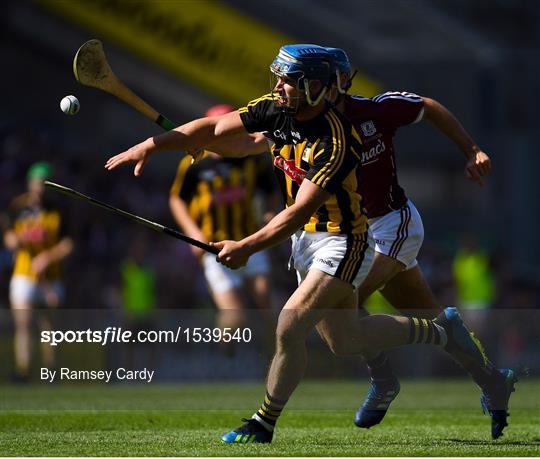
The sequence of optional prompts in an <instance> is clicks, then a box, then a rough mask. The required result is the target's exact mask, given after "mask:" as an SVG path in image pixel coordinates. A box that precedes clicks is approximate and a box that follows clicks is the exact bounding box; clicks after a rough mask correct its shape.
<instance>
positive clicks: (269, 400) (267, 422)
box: [253, 391, 287, 430]
mask: <svg viewBox="0 0 540 459" xmlns="http://www.w3.org/2000/svg"><path fill="white" fill-rule="evenodd" d="M286 403H287V400H278V399H276V398H274V397H272V396H271V395H270V394H269V393H268V391H267V392H266V396H265V397H264V402H263V404H262V405H261V407H260V408H259V410H258V411H257V412H256V413H255V414H254V415H253V419H255V420H257V421H259V422H260V423H261V424H262V425H263V426H264V427H265V428H266V429H268V430H274V427H275V425H276V422H277V420H278V418H279V416H280V414H281V412H282V411H283V408H284V407H285V404H286Z"/></svg>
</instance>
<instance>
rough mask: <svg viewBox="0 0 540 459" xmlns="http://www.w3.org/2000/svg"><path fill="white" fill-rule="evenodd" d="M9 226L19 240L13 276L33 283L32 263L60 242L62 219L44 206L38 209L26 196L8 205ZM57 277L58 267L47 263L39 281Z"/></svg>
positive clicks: (35, 276)
mask: <svg viewBox="0 0 540 459" xmlns="http://www.w3.org/2000/svg"><path fill="white" fill-rule="evenodd" d="M9 217H10V220H11V222H10V226H11V229H12V230H13V231H14V232H15V234H16V236H17V239H18V240H19V249H18V250H17V252H16V254H15V265H14V268H13V275H14V276H15V275H21V276H26V277H29V278H31V279H32V280H37V275H36V273H35V272H33V271H32V260H33V258H34V257H36V256H37V255H39V254H40V253H42V252H43V251H45V250H48V249H50V248H51V247H53V246H55V245H56V244H58V242H60V239H61V235H62V218H61V214H60V211H59V210H58V209H57V208H56V207H55V206H51V205H50V204H47V203H42V204H41V205H39V206H35V205H31V204H30V203H29V199H28V194H26V193H25V194H22V195H20V196H18V197H17V198H15V199H14V200H13V202H12V203H11V205H10V212H9ZM59 277H60V264H59V263H58V262H55V263H51V264H50V265H49V266H48V267H47V269H46V270H45V272H44V273H42V274H41V276H40V278H39V279H40V280H49V281H52V280H57V279H58V278H59Z"/></svg>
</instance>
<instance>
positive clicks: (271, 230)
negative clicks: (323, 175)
mask: <svg viewBox="0 0 540 459" xmlns="http://www.w3.org/2000/svg"><path fill="white" fill-rule="evenodd" d="M330 196H331V193H329V192H328V191H325V190H323V189H322V188H320V187H319V186H317V185H315V184H314V183H312V182H310V181H309V180H304V181H303V182H302V185H301V186H300V189H299V190H298V193H297V194H296V199H295V203H294V204H293V205H291V206H290V207H287V208H286V209H284V210H282V211H281V212H280V213H278V214H277V215H276V216H275V217H274V218H272V220H270V221H269V222H268V224H267V225H265V226H263V227H262V228H261V229H260V230H259V231H257V232H256V233H254V234H252V235H251V236H248V237H246V238H245V239H242V240H241V241H238V242H236V241H221V242H214V243H212V244H211V245H213V246H214V247H217V248H218V249H220V250H221V251H220V252H219V254H218V261H219V262H220V263H223V264H224V265H226V266H228V267H229V268H232V269H236V268H241V267H242V266H244V265H245V264H246V263H247V260H248V258H249V257H250V256H251V255H253V254H254V253H255V252H259V251H261V250H264V249H267V248H268V247H272V246H274V245H276V244H279V243H280V242H283V241H285V240H286V239H287V238H289V237H290V236H291V235H292V234H293V233H294V232H296V231H298V230H299V229H300V228H302V226H303V225H304V224H305V223H307V222H308V221H309V219H310V218H311V216H312V215H313V214H314V213H315V212H316V211H317V209H319V207H321V206H322V205H323V204H324V203H325V202H326V201H327V200H328V198H329V197H330Z"/></svg>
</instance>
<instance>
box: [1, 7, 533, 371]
mask: <svg viewBox="0 0 540 459" xmlns="http://www.w3.org/2000/svg"><path fill="white" fill-rule="evenodd" d="M46 3H47V2H44V3H41V2H30V1H27V0H24V1H17V0H8V1H5V2H2V4H1V6H0V13H1V14H0V17H1V18H0V26H1V30H2V32H1V35H0V36H1V41H0V50H1V52H2V55H3V57H4V63H5V64H4V71H3V72H2V74H1V76H0V78H1V82H2V87H4V88H7V92H6V94H5V95H4V98H3V101H2V107H1V108H0V141H1V144H0V148H1V150H0V151H1V160H0V183H1V186H0V210H1V211H2V212H4V210H5V209H6V208H7V206H8V203H9V202H10V200H11V199H12V198H13V197H14V196H16V195H17V194H19V193H20V192H22V191H23V190H24V187H25V180H24V177H25V173H26V169H27V167H28V165H29V164H31V163H32V162H34V161H36V160H38V159H47V160H49V161H51V162H52V163H54V164H55V166H56V170H57V181H58V182H60V183H65V184H66V185H68V186H72V187H74V188H76V189H80V190H81V191H83V192H87V193H88V194H92V195H94V196H96V197H97V198H99V199H102V200H104V201H107V202H110V203H111V204H113V205H116V206H119V207H122V208H125V209H127V210H130V211H133V212H136V213H139V214H142V215H145V216H147V217H148V218H152V219H156V220H158V221H160V222H163V223H164V224H168V225H173V222H172V219H171V217H170V216H169V212H168V208H167V193H168V189H169V186H170V183H171V181H172V179H173V177H174V173H175V168H176V162H177V160H178V157H177V156H175V155H173V154H171V155H164V156H163V157H162V158H160V159H159V160H157V161H154V162H153V163H151V164H150V166H149V167H148V169H147V171H146V173H145V175H144V176H143V177H141V178H139V179H136V180H135V179H134V178H133V176H132V175H131V171H130V170H127V169H125V170H122V171H118V172H116V171H115V172H114V173H112V174H106V173H105V172H103V168H102V166H103V163H104V161H105V159H106V158H107V157H108V156H110V155H111V154H112V153H116V152H119V151H121V150H122V149H124V148H126V147H128V146H130V145H131V144H133V143H134V142H136V141H138V140H140V139H143V138H146V137H148V136H150V135H152V134H155V133H157V132H158V128H156V127H155V126H154V125H153V124H152V123H151V122H149V121H148V120H146V119H145V118H143V117H142V116H140V115H139V114H137V113H135V112H134V111H133V110H132V109H131V108H129V107H127V106H125V104H123V103H121V102H119V101H117V100H116V99H114V98H113V97H111V96H109V95H108V94H105V93H101V92H99V91H97V90H94V89H92V88H86V87H82V86H80V85H78V84H77V83H76V82H75V80H74V77H73V75H72V70H71V62H72V58H73V55H74V53H75V51H76V50H77V48H78V47H79V46H80V45H81V44H82V43H83V42H85V41H86V40H88V39H90V38H93V37H98V38H103V41H104V43H105V49H106V52H107V55H108V58H109V61H110V62H111V63H112V64H113V65H112V67H113V68H114V70H115V73H117V74H118V75H119V76H120V77H121V78H122V79H123V80H125V82H126V83H127V84H128V85H129V86H130V87H132V88H133V89H134V90H135V92H137V93H139V94H140V95H141V96H143V98H145V99H148V100H149V101H151V102H152V104H153V105H155V106H156V107H158V108H159V110H160V111H161V112H162V113H164V114H166V115H167V116H168V117H169V118H171V119H173V120H175V121H176V122H178V123H179V124H180V123H182V122H185V121H187V120H189V119H192V118H193V117H196V116H199V115H200V114H201V113H203V112H204V110H205V109H206V108H207V107H208V106H210V105H212V104H213V103H216V102H221V101H222V100H218V99H217V98H216V96H215V95H214V94H211V93H207V92H204V91H203V90H201V89H200V88H199V87H197V86H196V85H193V84H191V83H188V82H186V81H183V80H181V79H179V78H178V77H177V76H175V75H173V74H172V73H171V72H169V71H167V70H165V69H163V68H160V67H159V66H156V65H154V64H152V63H151V62H149V61H147V60H143V59H140V58H138V57H137V56H135V55H134V54H132V53H131V52H130V51H128V49H126V48H125V47H123V46H121V45H119V44H116V43H114V42H113V41H108V40H107V38H105V37H101V36H100V35H99V34H97V33H95V32H92V31H89V30H87V29H85V28H83V27H81V26H79V25H77V24H76V23H75V22H72V21H71V20H69V19H67V18H66V17H65V16H62V15H58V14H56V13H54V12H52V10H50V9H48V8H47V7H46V6H44V4H46ZM93 3H99V2H93ZM113 3H115V4H118V3H122V2H120V1H119V0H118V1H116V2H113ZM149 4H151V3H149ZM223 4H224V5H228V6H229V7H231V8H233V9H234V10H236V11H238V12H239V13H240V14H242V15H246V16H247V17H250V18H254V20H257V21H260V22H261V23H263V24H265V25H266V26H268V27H270V28H271V29H272V30H274V31H276V32H279V33H280V34H283V35H284V36H287V37H291V38H292V39H293V40H294V41H296V42H315V43H322V44H326V45H332V46H339V47H343V48H344V49H346V50H347V51H348V53H349V54H350V56H351V58H352V62H353V65H355V66H356V67H357V68H359V69H360V71H361V72H362V73H363V74H365V75H366V76H368V77H369V78H371V79H373V80H374V81H376V82H378V84H379V85H380V86H381V88H382V90H406V91H410V92H416V93H418V94H421V95H426V96H429V97H433V98H435V99H437V100H439V101H441V102H442V103H443V104H445V105H446V106H448V107H449V108H450V109H451V110H452V111H453V112H454V113H455V114H456V115H457V116H458V118H459V119H460V120H461V121H462V122H463V124H464V125H465V127H466V128H467V129H468V130H469V132H471V134H472V135H473V137H474V138H475V139H477V141H478V142H479V144H480V145H481V146H483V148H484V149H485V150H486V151H487V152H489V153H490V154H491V155H492V160H493V173H492V175H491V177H490V178H489V179H488V181H487V182H488V183H487V185H486V187H485V188H484V189H482V190H480V189H478V188H477V187H476V185H474V184H472V183H471V182H469V181H467V180H465V179H464V177H463V165H464V162H463V159H462V157H461V154H460V152H458V151H457V150H456V148H455V147H454V146H453V145H452V144H451V143H450V142H449V141H448V140H447V139H445V138H444V137H443V136H441V135H440V134H438V133H436V132H435V131H434V130H433V129H432V128H431V127H430V126H427V125H425V123H421V124H420V125H415V126H412V127H407V128H404V129H402V130H401V131H400V132H399V134H398V136H397V139H396V141H397V161H398V168H399V171H400V181H401V183H402V185H403V186H404V187H405V189H406V191H407V192H408V195H409V196H410V197H411V198H412V199H413V200H414V201H415V203H416V205H417V207H418V208H419V210H420V211H421V214H422V216H423V219H424V224H425V227H426V241H425V246H424V250H423V253H422V254H421V258H420V261H421V262H422V263H423V265H424V269H425V271H426V273H427V275H428V277H429V280H430V282H431V283H432V286H433V288H434V290H435V291H436V293H437V294H438V295H439V297H440V298H441V300H444V301H448V302H452V301H454V300H455V291H454V287H453V281H452V275H451V263H452V258H453V255H454V253H455V251H456V250H457V246H458V241H459V238H460V235H461V234H462V233H464V232H472V233H474V234H476V235H477V237H478V239H479V241H480V245H481V246H483V247H484V248H485V249H487V250H488V251H489V253H490V254H491V257H492V262H493V266H494V269H495V275H496V279H497V299H496V301H495V304H494V307H496V308H501V309H510V308H514V307H519V308H523V309H527V310H535V311H534V314H535V315H536V318H537V319H538V311H539V310H540V304H539V303H540V293H539V291H540V263H539V261H538V260H539V259H540V242H539V239H538V234H540V199H539V193H538V185H537V182H536V180H537V174H538V171H540V155H539V154H538V152H537V149H538V146H537V135H538V132H539V129H540V121H539V117H538V115H537V107H538V106H540V101H539V94H540V93H539V91H538V81H540V63H539V62H540V60H539V59H538V55H539V51H540V2H538V1H536V0H529V1H527V0H474V1H468V0H433V1H428V0H415V1H414V2H412V1H407V0H385V1H375V0H362V1H357V0H335V1H333V2H327V1H324V0H295V1H286V0H274V1H272V2H252V1H246V0H227V1H226V2H223ZM231 34H234V25H231ZM241 39H244V40H248V39H249V37H241ZM276 51H277V49H276ZM272 57H273V56H269V57H268V63H270V60H271V59H272ZM7 63H9V65H8V64H7ZM242 71H243V69H242V68H239V69H238V72H242ZM261 72H266V68H263V69H261ZM228 84H230V85H234V84H235V82H234V81H229V82H228ZM66 94H75V95H77V96H78V97H79V99H80V101H81V112H80V113H79V114H78V115H77V116H76V117H66V116H65V115H63V114H62V113H61V112H60V110H59V109H58V103H59V100H60V99H61V98H62V97H63V96H64V95H66ZM259 95H260V94H251V93H246V94H245V98H244V100H245V101H246V102H247V101H248V100H251V99H253V98H255V97H257V96H259ZM62 202H63V203H64V204H65V206H66V214H67V215H69V223H70V227H71V229H72V234H73V235H74V238H75V241H76V245H77V248H76V251H75V254H74V255H73V256H72V257H71V258H70V260H69V261H68V262H67V266H66V268H67V269H66V270H65V271H66V273H67V275H66V284H67V293H68V297H67V298H68V301H67V307H70V308H81V307H88V308H92V307H99V308H103V307H104V308H110V309H116V308H118V296H119V295H118V291H119V290H118V289H119V285H120V280H119V279H120V271H119V269H120V262H121V260H122V259H123V258H124V257H125V254H126V253H127V250H128V247H129V243H130V241H131V240H132V239H133V238H135V237H136V235H137V233H138V232H139V229H138V228H134V227H133V225H132V224H131V223H128V222H126V221H123V220H121V219H119V218H118V217H115V216H110V215H108V214H104V212H103V211H101V210H99V209H93V208H88V207H85V206H86V204H84V203H80V202H72V201H69V200H67V199H66V200H63V201H62ZM0 223H1V221H0ZM143 231H145V230H144V229H143ZM150 238H151V243H152V248H153V263H154V266H155V268H156V272H157V273H158V276H157V304H158V308H190V307H200V306H202V307H206V308H209V307H211V306H210V300H209V297H208V295H207V294H206V292H205V289H204V283H203V282H202V278H201V275H200V272H199V271H198V269H197V264H196V262H195V261H194V260H193V259H192V258H191V255H190V253H189V251H188V250H187V248H186V247H185V246H183V245H182V244H179V243H177V242H175V241H169V240H168V238H166V237H161V236H159V235H153V234H152V235H150ZM274 257H275V263H274V265H275V266H277V267H276V270H275V271H276V272H275V273H274V274H273V275H274V281H275V286H276V287H275V299H274V300H275V303H276V307H278V306H279V305H280V303H281V301H282V300H283V298H285V297H286V296H287V294H288V292H289V291H290V289H291V288H292V287H293V286H294V277H293V275H292V274H287V273H286V272H285V261H286V257H287V247H282V248H281V249H280V250H276V251H275V254H274ZM9 265H10V256H9V254H8V253H7V252H6V251H5V250H3V251H1V252H0V274H1V277H0V309H1V310H2V312H3V314H4V315H5V317H6V320H2V321H1V323H2V324H1V325H0V332H1V336H2V344H3V343H4V341H5V340H7V338H8V337H9V333H8V332H9V330H10V329H9V320H8V319H9V314H8V313H7V311H8V305H7V286H8V280H9V270H10V266H9ZM178 267H182V269H181V270H180V269H178ZM188 268H189V269H188ZM180 271H181V272H180ZM82 272H83V273H84V278H82V277H83V276H82V275H81V273H82ZM186 273H187V274H186ZM179 276H183V277H181V278H180V279H179ZM179 285H181V288H178V286H179ZM194 286H195V287H194ZM521 319H523V317H521ZM521 319H520V320H521ZM491 320H494V321H499V322H498V323H500V322H504V321H503V320H500V319H498V318H497V317H496V316H494V317H493V318H492V319H491ZM537 322H538V320H537ZM517 323H521V322H519V320H518V322H517ZM500 326H501V327H502V325H500ZM530 326H531V327H532V325H530ZM510 328H511V327H510ZM518 329H519V327H518ZM513 330H514V329H513V328H511V330H510V331H511V332H512V333H513ZM509 333H510V332H508V333H506V332H505V335H504V336H507V335H508V336H510V335H509ZM530 333H531V334H530V336H534V335H535V334H536V336H538V334H537V331H534V330H531V332H530ZM527 336H529V335H527ZM488 338H489V339H490V340H491V345H492V347H493V348H497V350H498V353H497V355H498V356H503V355H506V354H505V352H506V353H507V354H508V352H510V351H508V350H506V351H505V350H504V349H503V347H504V344H505V343H515V341H516V340H515V339H514V338H515V334H514V335H511V336H510V337H507V338H504V339H503V338H501V339H499V340H498V339H497V337H496V336H491V337H488ZM519 345H520V346H522V344H519ZM537 345H538V344H537V341H536V346H537ZM516 346H518V345H516ZM0 347H3V348H4V349H5V346H0ZM518 347H519V346H518ZM522 347H523V346H522ZM518 354H519V353H518ZM525 354H526V352H522V353H521V354H519V355H520V358H521V357H524V356H525ZM517 359H518V357H516V356H515V355H514V356H513V357H511V358H510V357H509V360H512V361H515V360H517ZM536 360H537V362H536V363H537V364H538V356H537V357H536ZM4 361H5V360H4ZM439 370H441V371H443V370H444V369H439ZM446 371H448V370H446ZM2 373H3V374H5V372H4V370H3V369H2Z"/></svg>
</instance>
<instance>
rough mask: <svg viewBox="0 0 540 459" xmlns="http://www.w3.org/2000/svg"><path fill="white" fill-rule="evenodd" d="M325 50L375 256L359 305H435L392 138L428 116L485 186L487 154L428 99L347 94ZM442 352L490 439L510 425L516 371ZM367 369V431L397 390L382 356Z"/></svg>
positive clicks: (343, 68) (343, 60)
mask: <svg viewBox="0 0 540 459" xmlns="http://www.w3.org/2000/svg"><path fill="white" fill-rule="evenodd" d="M327 50H328V51H329V52H330V53H331V54H332V55H333V57H334V62H335V65H336V80H335V86H334V88H333V91H332V93H331V94H330V98H331V99H332V102H334V104H335V106H336V108H337V109H338V110H339V111H340V112H342V113H344V114H345V115H346V116H347V118H348V119H349V120H350V121H351V122H352V124H353V126H354V127H355V129H356V131H357V133H358V135H359V136H360V138H361V139H362V143H363V146H364V150H363V153H362V158H361V167H360V168H359V173H360V174H362V175H361V176H362V179H361V180H359V181H358V183H359V189H360V194H361V195H362V197H363V199H364V205H365V208H366V212H367V216H368V219H369V226H370V228H371V231H372V233H373V238H374V241H375V256H374V260H373V264H372V266H371V270H370V272H369V274H368V276H367V277H366V279H365V280H364V282H363V283H362V285H361V286H360V287H359V289H358V294H359V303H360V304H362V303H363V302H364V301H365V300H366V299H367V298H368V296H369V295H371V293H373V292H374V291H375V290H377V289H380V292H381V294H382V295H383V296H384V297H385V298H386V299H387V300H388V301H389V302H390V303H391V304H392V305H393V306H394V307H396V308H398V309H400V310H405V309H419V308H424V309H426V310H436V309H440V306H441V305H440V304H439V303H438V302H437V300H436V299H435V297H434V295H433V293H432V291H431V289H430V288H429V286H428V284H427V282H426V280H425V278H424V276H423V274H422V271H421V269H420V267H419V265H418V262H417V260H416V258H417V256H418V253H419V251H420V248H421V245H422V241H423V239H424V229H423V225H422V219H421V217H420V214H419V213H418V211H417V210H416V207H415V206H414V204H413V203H412V202H411V200H410V199H408V198H407V197H406V195H405V192H404V190H403V188H401V186H400V185H399V183H398V178H397V170H396V164H395V159H394V144H393V137H394V135H395V133H396V130H397V129H398V128H399V127H401V126H406V125H408V124H413V123H417V122H419V121H421V120H428V121H430V122H431V124H432V125H433V126H434V127H435V128H436V129H438V130H439V131H440V132H441V133H443V134H445V135H446V136H447V137H448V138H450V139H451V140H452V141H453V142H454V143H455V144H456V146H457V147H458V148H459V149H460V150H461V151H462V152H463V154H464V156H465V159H466V164H465V176H466V177H467V178H469V179H470V180H473V181H474V182H476V183H478V184H479V185H480V186H483V180H482V177H483V176H485V175H487V174H488V173H489V171H490V168H491V162H490V158H489V156H488V155H487V154H486V153H485V152H484V151H482V150H481V149H480V148H479V147H478V145H477V144H476V143H475V142H474V140H473V139H472V138H471V136H470V135H469V134H468V133H467V132H466V131H465V129H464V128H463V127H462V125H461V124H460V122H459V121H458V120H457V119H456V118H455V117H454V115H452V113H451V112H450V111H449V110H448V109H446V108H445V107H444V106H443V105H441V104H440V103H439V102H437V101H435V100H433V99H430V98H427V97H421V96H418V95H416V94H412V93H408V92H385V93H384V94H380V95H378V96H375V97H373V98H366V97H362V96H357V95H349V94H347V91H348V89H349V88H350V86H351V80H352V77H354V75H351V66H350V63H349V59H348V56H347V54H346V53H345V52H344V51H343V50H342V49H339V48H327ZM449 310H450V308H447V309H446V310H445V311H443V312H442V313H441V314H440V316H439V318H438V319H437V320H439V321H441V320H445V314H448V311H449ZM323 334H324V336H325V338H326V339H327V340H330V341H331V340H332V339H334V336H333V334H332V332H331V331H328V332H327V331H323ZM446 350H447V351H448V352H449V353H450V355H452V357H454V358H455V360H457V361H458V362H459V363H461V364H462V366H464V367H465V369H466V370H468V371H469V373H470V374H471V375H472V377H473V379H474V381H475V382H476V383H477V384H478V385H479V386H480V388H481V390H482V397H481V401H482V407H483V408H484V412H485V411H487V412H489V414H490V416H491V418H492V436H493V438H498V437H499V436H500V435H502V431H503V429H504V427H505V426H506V425H507V423H506V418H507V407H508V400H509V397H510V394H511V392H512V391H513V388H514V383H515V382H516V381H517V379H516V374H515V372H514V371H513V370H509V369H496V368H495V367H494V366H493V364H492V363H491V362H490V361H489V360H488V359H487V357H485V365H484V366H481V365H477V364H476V363H475V362H471V361H470V359H466V360H464V359H462V358H461V357H462V356H461V355H460V354H459V353H458V352H455V350H454V349H452V348H451V347H449V346H447V348H446ZM368 367H369V370H370V375H371V386H370V389H369V392H368V394H367V397H366V399H365V400H364V403H363V404H362V405H361V406H360V408H359V410H358V411H357V413H356V418H355V423H356V425H357V426H358V427H364V428H369V427H371V426H373V425H375V424H378V423H379V422H381V420H382V418H383V417H384V415H385V414H386V410H387V409H388V407H389V405H390V403H391V402H392V401H393V400H394V398H395V397H396V396H397V394H398V392H399V388H400V386H399V382H398V380H397V378H396V376H395V375H394V373H393V372H392V369H391V367H390V364H389V362H388V359H387V357H386V354H385V353H381V354H380V355H379V356H378V357H377V358H376V359H374V360H372V361H370V362H368Z"/></svg>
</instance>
